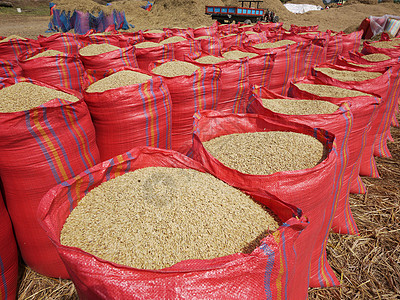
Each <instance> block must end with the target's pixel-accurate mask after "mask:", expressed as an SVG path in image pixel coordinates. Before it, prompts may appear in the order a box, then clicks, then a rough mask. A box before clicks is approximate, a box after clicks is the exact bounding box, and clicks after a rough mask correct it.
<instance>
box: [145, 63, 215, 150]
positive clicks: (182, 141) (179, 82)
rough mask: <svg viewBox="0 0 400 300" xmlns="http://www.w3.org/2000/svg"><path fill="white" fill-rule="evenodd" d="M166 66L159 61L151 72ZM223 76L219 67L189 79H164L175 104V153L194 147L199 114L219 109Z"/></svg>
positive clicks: (173, 119) (173, 138)
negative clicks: (195, 123)
mask: <svg viewBox="0 0 400 300" xmlns="http://www.w3.org/2000/svg"><path fill="white" fill-rule="evenodd" d="M166 62H168V61H158V62H156V63H154V64H153V65H152V66H150V69H151V70H152V69H153V68H155V67H157V66H160V65H162V64H163V63H166ZM153 74H154V73H153ZM154 75H156V74H154ZM220 76H221V70H220V68H219V67H217V66H215V65H204V66H202V67H200V69H198V70H196V71H195V72H194V73H193V74H192V75H189V76H186V75H181V76H175V77H166V76H161V77H162V79H163V81H164V82H165V83H166V85H167V87H168V90H169V92H170V95H171V101H172V129H171V130H172V131H171V149H172V150H175V151H178V152H181V153H183V154H186V153H187V151H188V150H189V149H190V146H191V144H192V129H193V115H194V114H195V113H196V112H197V111H199V110H203V109H217V108H218V106H219V93H220Z"/></svg>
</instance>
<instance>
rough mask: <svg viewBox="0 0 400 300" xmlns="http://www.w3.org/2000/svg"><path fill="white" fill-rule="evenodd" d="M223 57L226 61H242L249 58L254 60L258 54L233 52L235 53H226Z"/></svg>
mask: <svg viewBox="0 0 400 300" xmlns="http://www.w3.org/2000/svg"><path fill="white" fill-rule="evenodd" d="M222 56H223V57H225V58H226V59H234V60H236V59H241V58H244V57H248V58H253V57H256V56H258V54H257V53H251V52H243V51H240V50H233V51H227V52H225V53H223V54H222Z"/></svg>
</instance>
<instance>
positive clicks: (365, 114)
mask: <svg viewBox="0 0 400 300" xmlns="http://www.w3.org/2000/svg"><path fill="white" fill-rule="evenodd" d="M296 83H305V84H324V83H323V82H321V81H319V80H318V79H317V78H314V77H311V76H310V77H307V78H300V79H299V80H297V81H295V82H292V83H291V85H290V88H289V92H288V94H289V96H290V97H295V98H301V99H321V100H325V101H329V102H332V103H334V104H337V105H338V104H339V105H340V103H342V102H343V101H346V102H349V103H350V105H351V107H350V110H351V112H352V114H353V118H354V120H353V129H352V131H351V134H350V139H349V150H350V160H351V163H352V162H353V161H354V169H353V172H352V175H351V183H350V193H353V194H364V193H365V192H366V188H365V186H364V183H363V182H362V180H361V177H360V176H359V174H360V173H361V172H360V170H361V168H362V169H363V170H367V169H369V171H370V172H372V173H373V174H375V176H376V175H377V172H378V170H377V168H376V162H375V159H374V156H373V147H374V138H373V137H371V135H368V132H369V131H370V129H371V124H372V122H373V120H374V119H375V117H376V114H377V112H378V110H379V107H380V104H381V102H382V100H381V99H380V98H379V97H376V96H374V95H371V96H359V97H346V98H333V97H321V96H318V95H316V94H312V93H309V92H306V91H303V90H301V89H299V88H298V87H297V86H296V85H295V84H296ZM365 152H368V154H369V156H367V155H365Z"/></svg>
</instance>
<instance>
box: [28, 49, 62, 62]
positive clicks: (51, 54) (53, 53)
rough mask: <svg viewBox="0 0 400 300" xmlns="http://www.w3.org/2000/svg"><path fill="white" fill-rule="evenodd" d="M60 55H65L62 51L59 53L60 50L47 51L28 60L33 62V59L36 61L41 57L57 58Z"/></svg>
mask: <svg viewBox="0 0 400 300" xmlns="http://www.w3.org/2000/svg"><path fill="white" fill-rule="evenodd" d="M59 54H64V53H63V52H61V51H58V50H51V49H50V50H46V51H43V52H40V53H38V54H36V55H34V56H32V57H29V58H28V59H27V60H31V59H35V58H39V57H51V56H57V55H59Z"/></svg>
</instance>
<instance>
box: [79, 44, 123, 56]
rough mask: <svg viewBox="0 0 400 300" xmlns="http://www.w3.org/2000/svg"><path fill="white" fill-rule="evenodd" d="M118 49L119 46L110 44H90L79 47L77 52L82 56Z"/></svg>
mask: <svg viewBox="0 0 400 300" xmlns="http://www.w3.org/2000/svg"><path fill="white" fill-rule="evenodd" d="M120 49H121V48H120V47H117V46H114V45H110V44H90V45H88V46H86V47H83V48H81V49H79V54H80V55H82V56H95V55H99V54H103V53H107V52H111V51H115V50H120Z"/></svg>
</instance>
